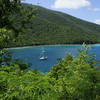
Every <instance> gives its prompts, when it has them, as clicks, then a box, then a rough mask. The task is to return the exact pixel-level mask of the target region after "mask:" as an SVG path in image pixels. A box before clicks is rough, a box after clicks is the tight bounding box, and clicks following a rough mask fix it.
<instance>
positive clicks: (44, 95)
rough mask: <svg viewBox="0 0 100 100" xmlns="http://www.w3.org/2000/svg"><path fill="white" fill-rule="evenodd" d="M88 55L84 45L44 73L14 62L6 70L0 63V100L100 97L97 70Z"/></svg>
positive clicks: (88, 99)
mask: <svg viewBox="0 0 100 100" xmlns="http://www.w3.org/2000/svg"><path fill="white" fill-rule="evenodd" d="M90 58H91V56H88V55H87V49H85V48H83V49H82V50H81V52H80V53H79V54H78V55H77V56H76V57H73V56H71V55H68V56H67V57H66V58H65V59H63V60H61V61H60V62H59V63H58V64H57V65H56V66H54V67H53V68H52V69H51V70H50V72H48V73H47V74H42V73H39V72H36V71H32V70H23V69H19V67H18V65H16V64H14V65H13V68H10V70H9V71H7V70H8V69H7V70H2V65H0V100H48V99H50V100H99V99H100V70H96V68H95V66H94V63H92V62H90V61H89V60H90ZM3 66H5V68H8V65H3ZM10 67H11V65H10Z"/></svg>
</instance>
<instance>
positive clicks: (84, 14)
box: [23, 0, 100, 25]
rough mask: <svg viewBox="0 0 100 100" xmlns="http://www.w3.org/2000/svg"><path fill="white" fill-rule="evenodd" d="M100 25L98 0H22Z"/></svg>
mask: <svg viewBox="0 0 100 100" xmlns="http://www.w3.org/2000/svg"><path fill="white" fill-rule="evenodd" d="M23 2H25V3H29V4H33V5H39V6H42V7H45V8H49V9H52V10H56V11H61V12H64V13H67V14H70V15H72V16H74V17H77V18H80V19H83V20H86V21H89V22H93V23H96V24H99V25H100V0H24V1H23Z"/></svg>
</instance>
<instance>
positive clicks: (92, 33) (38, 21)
mask: <svg viewBox="0 0 100 100" xmlns="http://www.w3.org/2000/svg"><path fill="white" fill-rule="evenodd" d="M22 6H23V7H24V8H25V9H27V11H28V12H31V11H32V10H33V9H36V10H35V12H34V15H35V17H33V18H31V19H30V20H27V18H25V16H24V14H23V15H18V14H17V15H16V20H15V21H14V22H13V23H12V26H13V27H14V28H15V29H16V30H18V31H19V34H18V35H17V37H16V39H15V42H14V43H13V44H12V46H24V45H47V44H82V43H83V42H86V43H88V44H93V43H100V26H99V25H97V24H94V23H90V22H87V21H84V20H81V19H78V18H76V17H73V16H70V15H68V14H65V13H62V12H58V11H53V10H49V9H46V8H43V7H40V6H34V5H30V4H23V5H22ZM23 21H25V23H24V25H22V22H23Z"/></svg>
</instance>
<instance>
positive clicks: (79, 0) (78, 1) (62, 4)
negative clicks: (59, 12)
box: [52, 0, 91, 9]
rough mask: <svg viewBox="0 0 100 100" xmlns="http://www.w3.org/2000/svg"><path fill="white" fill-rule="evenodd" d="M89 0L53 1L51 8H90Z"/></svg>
mask: <svg viewBox="0 0 100 100" xmlns="http://www.w3.org/2000/svg"><path fill="white" fill-rule="evenodd" d="M90 5H91V2H90V1H89V0H55V2H54V5H53V6H52V7H53V8H68V9H78V8H81V7H85V6H90Z"/></svg>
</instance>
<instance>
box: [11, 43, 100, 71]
mask: <svg viewBox="0 0 100 100" xmlns="http://www.w3.org/2000/svg"><path fill="white" fill-rule="evenodd" d="M80 48H82V46H81V45H54V46H33V47H24V48H11V49H9V51H11V52H12V54H13V57H14V58H15V59H21V60H24V61H25V62H28V63H31V64H32V65H31V67H30V69H36V70H39V71H42V72H47V71H49V70H50V68H51V67H52V66H53V65H55V64H57V62H58V59H60V58H64V57H65V56H66V55H67V54H72V55H73V56H75V55H77V50H78V49H80ZM43 50H45V53H44V54H43V53H42V51H43ZM89 52H92V53H94V54H95V55H96V58H97V59H98V60H100V45H99V44H98V45H92V46H91V50H89ZM42 55H45V56H47V57H48V59H47V60H40V57H41V56H42Z"/></svg>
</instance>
